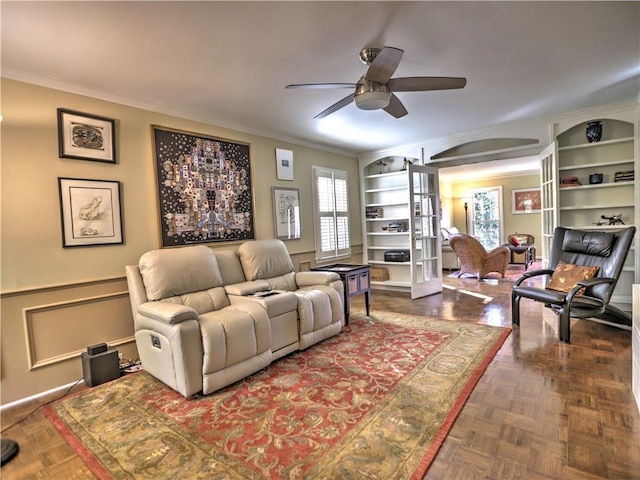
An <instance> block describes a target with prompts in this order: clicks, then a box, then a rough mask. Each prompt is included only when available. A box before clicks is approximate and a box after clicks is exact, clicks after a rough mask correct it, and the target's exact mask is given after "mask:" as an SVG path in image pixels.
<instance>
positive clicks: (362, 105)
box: [356, 92, 391, 110]
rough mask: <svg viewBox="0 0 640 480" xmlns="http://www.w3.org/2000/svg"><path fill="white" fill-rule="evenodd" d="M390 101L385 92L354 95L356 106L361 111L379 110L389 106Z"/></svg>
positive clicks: (389, 96)
mask: <svg viewBox="0 0 640 480" xmlns="http://www.w3.org/2000/svg"><path fill="white" fill-rule="evenodd" d="M390 100H391V95H389V94H388V93H387V92H363V93H361V94H359V95H356V106H357V107H358V108H359V109H361V110H380V109H381V108H385V107H386V106H387V105H389V101H390Z"/></svg>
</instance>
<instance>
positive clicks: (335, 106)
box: [313, 92, 356, 118]
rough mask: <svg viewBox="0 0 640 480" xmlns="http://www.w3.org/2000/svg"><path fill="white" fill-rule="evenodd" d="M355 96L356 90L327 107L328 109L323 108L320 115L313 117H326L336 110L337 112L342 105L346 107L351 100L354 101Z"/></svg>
mask: <svg viewBox="0 0 640 480" xmlns="http://www.w3.org/2000/svg"><path fill="white" fill-rule="evenodd" d="M355 96H356V94H355V92H354V93H352V94H351V95H347V96H346V97H344V98H343V99H342V100H340V101H339V102H336V103H334V104H333V105H331V106H330V107H329V108H327V109H326V110H323V111H322V112H320V113H319V114H318V115H316V116H315V117H313V118H324V117H326V116H328V115H331V114H332V113H334V112H337V111H338V110H340V109H341V108H342V107H346V106H347V105H349V104H350V103H351V102H353V99H354V97H355Z"/></svg>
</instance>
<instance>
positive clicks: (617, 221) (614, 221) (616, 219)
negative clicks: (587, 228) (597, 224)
mask: <svg viewBox="0 0 640 480" xmlns="http://www.w3.org/2000/svg"><path fill="white" fill-rule="evenodd" d="M600 218H604V219H605V220H609V225H624V222H623V221H622V214H621V213H619V214H618V215H612V216H610V217H607V216H606V215H600Z"/></svg>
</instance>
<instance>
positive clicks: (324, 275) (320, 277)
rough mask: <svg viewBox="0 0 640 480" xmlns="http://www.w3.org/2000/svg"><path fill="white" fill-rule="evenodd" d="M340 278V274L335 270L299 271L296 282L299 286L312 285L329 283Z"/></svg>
mask: <svg viewBox="0 0 640 480" xmlns="http://www.w3.org/2000/svg"><path fill="white" fill-rule="evenodd" d="M336 280H340V275H338V274H337V273H335V272H298V273H296V283H297V284H298V287H310V286H312V285H329V284H331V282H335V281H336Z"/></svg>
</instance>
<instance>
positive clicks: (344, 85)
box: [284, 83, 357, 88]
mask: <svg viewBox="0 0 640 480" xmlns="http://www.w3.org/2000/svg"><path fill="white" fill-rule="evenodd" d="M356 85H357V84H355V83H295V84H293V85H287V86H286V87H284V88H356Z"/></svg>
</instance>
